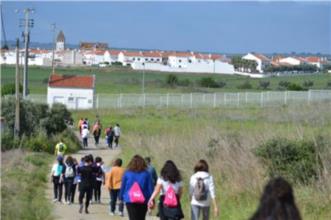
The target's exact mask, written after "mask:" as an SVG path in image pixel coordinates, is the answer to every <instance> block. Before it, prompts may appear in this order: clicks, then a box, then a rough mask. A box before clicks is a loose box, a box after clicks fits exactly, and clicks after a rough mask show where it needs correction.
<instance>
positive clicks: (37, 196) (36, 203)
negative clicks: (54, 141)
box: [1, 150, 52, 220]
mask: <svg viewBox="0 0 331 220" xmlns="http://www.w3.org/2000/svg"><path fill="white" fill-rule="evenodd" d="M1 157H2V167H1V172H2V174H1V198H2V199H1V200H2V201H1V219H3V220H12V219H22V220H48V219H52V216H51V205H50V203H49V201H48V200H47V199H46V196H45V188H46V183H47V180H48V178H47V177H48V175H47V174H48V173H49V167H48V164H49V161H50V159H51V156H50V155H48V154H46V153H27V152H24V151H21V150H11V151H6V152H3V153H2V155H1Z"/></svg>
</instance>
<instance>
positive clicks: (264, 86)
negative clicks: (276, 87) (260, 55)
mask: <svg viewBox="0 0 331 220" xmlns="http://www.w3.org/2000/svg"><path fill="white" fill-rule="evenodd" d="M259 85H260V88H262V89H267V88H268V87H269V86H270V81H260V82H259Z"/></svg>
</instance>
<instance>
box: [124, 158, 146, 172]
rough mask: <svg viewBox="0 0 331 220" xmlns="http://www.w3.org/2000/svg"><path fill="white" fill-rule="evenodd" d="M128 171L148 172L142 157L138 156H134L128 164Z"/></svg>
mask: <svg viewBox="0 0 331 220" xmlns="http://www.w3.org/2000/svg"><path fill="white" fill-rule="evenodd" d="M127 168H128V170H130V171H133V172H141V171H144V170H146V168H147V164H146V162H145V160H144V158H142V157H141V156H140V155H138V154H136V155H134V156H133V158H132V159H131V161H130V162H129V164H128V167H127Z"/></svg>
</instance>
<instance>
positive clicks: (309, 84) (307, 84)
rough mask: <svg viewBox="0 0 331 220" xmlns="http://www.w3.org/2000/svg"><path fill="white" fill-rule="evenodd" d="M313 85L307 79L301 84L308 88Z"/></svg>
mask: <svg viewBox="0 0 331 220" xmlns="http://www.w3.org/2000/svg"><path fill="white" fill-rule="evenodd" d="M313 85H314V82H313V81H311V80H308V81H304V82H303V84H302V86H303V87H305V88H310V87H313Z"/></svg>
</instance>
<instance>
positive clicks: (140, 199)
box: [129, 182, 145, 204]
mask: <svg viewBox="0 0 331 220" xmlns="http://www.w3.org/2000/svg"><path fill="white" fill-rule="evenodd" d="M129 198H130V201H131V202H132V203H140V204H141V203H144V202H145V196H144V194H143V192H142V191H141V188H140V186H139V184H138V183H137V182H134V183H133V185H132V186H131V188H130V190H129Z"/></svg>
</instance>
